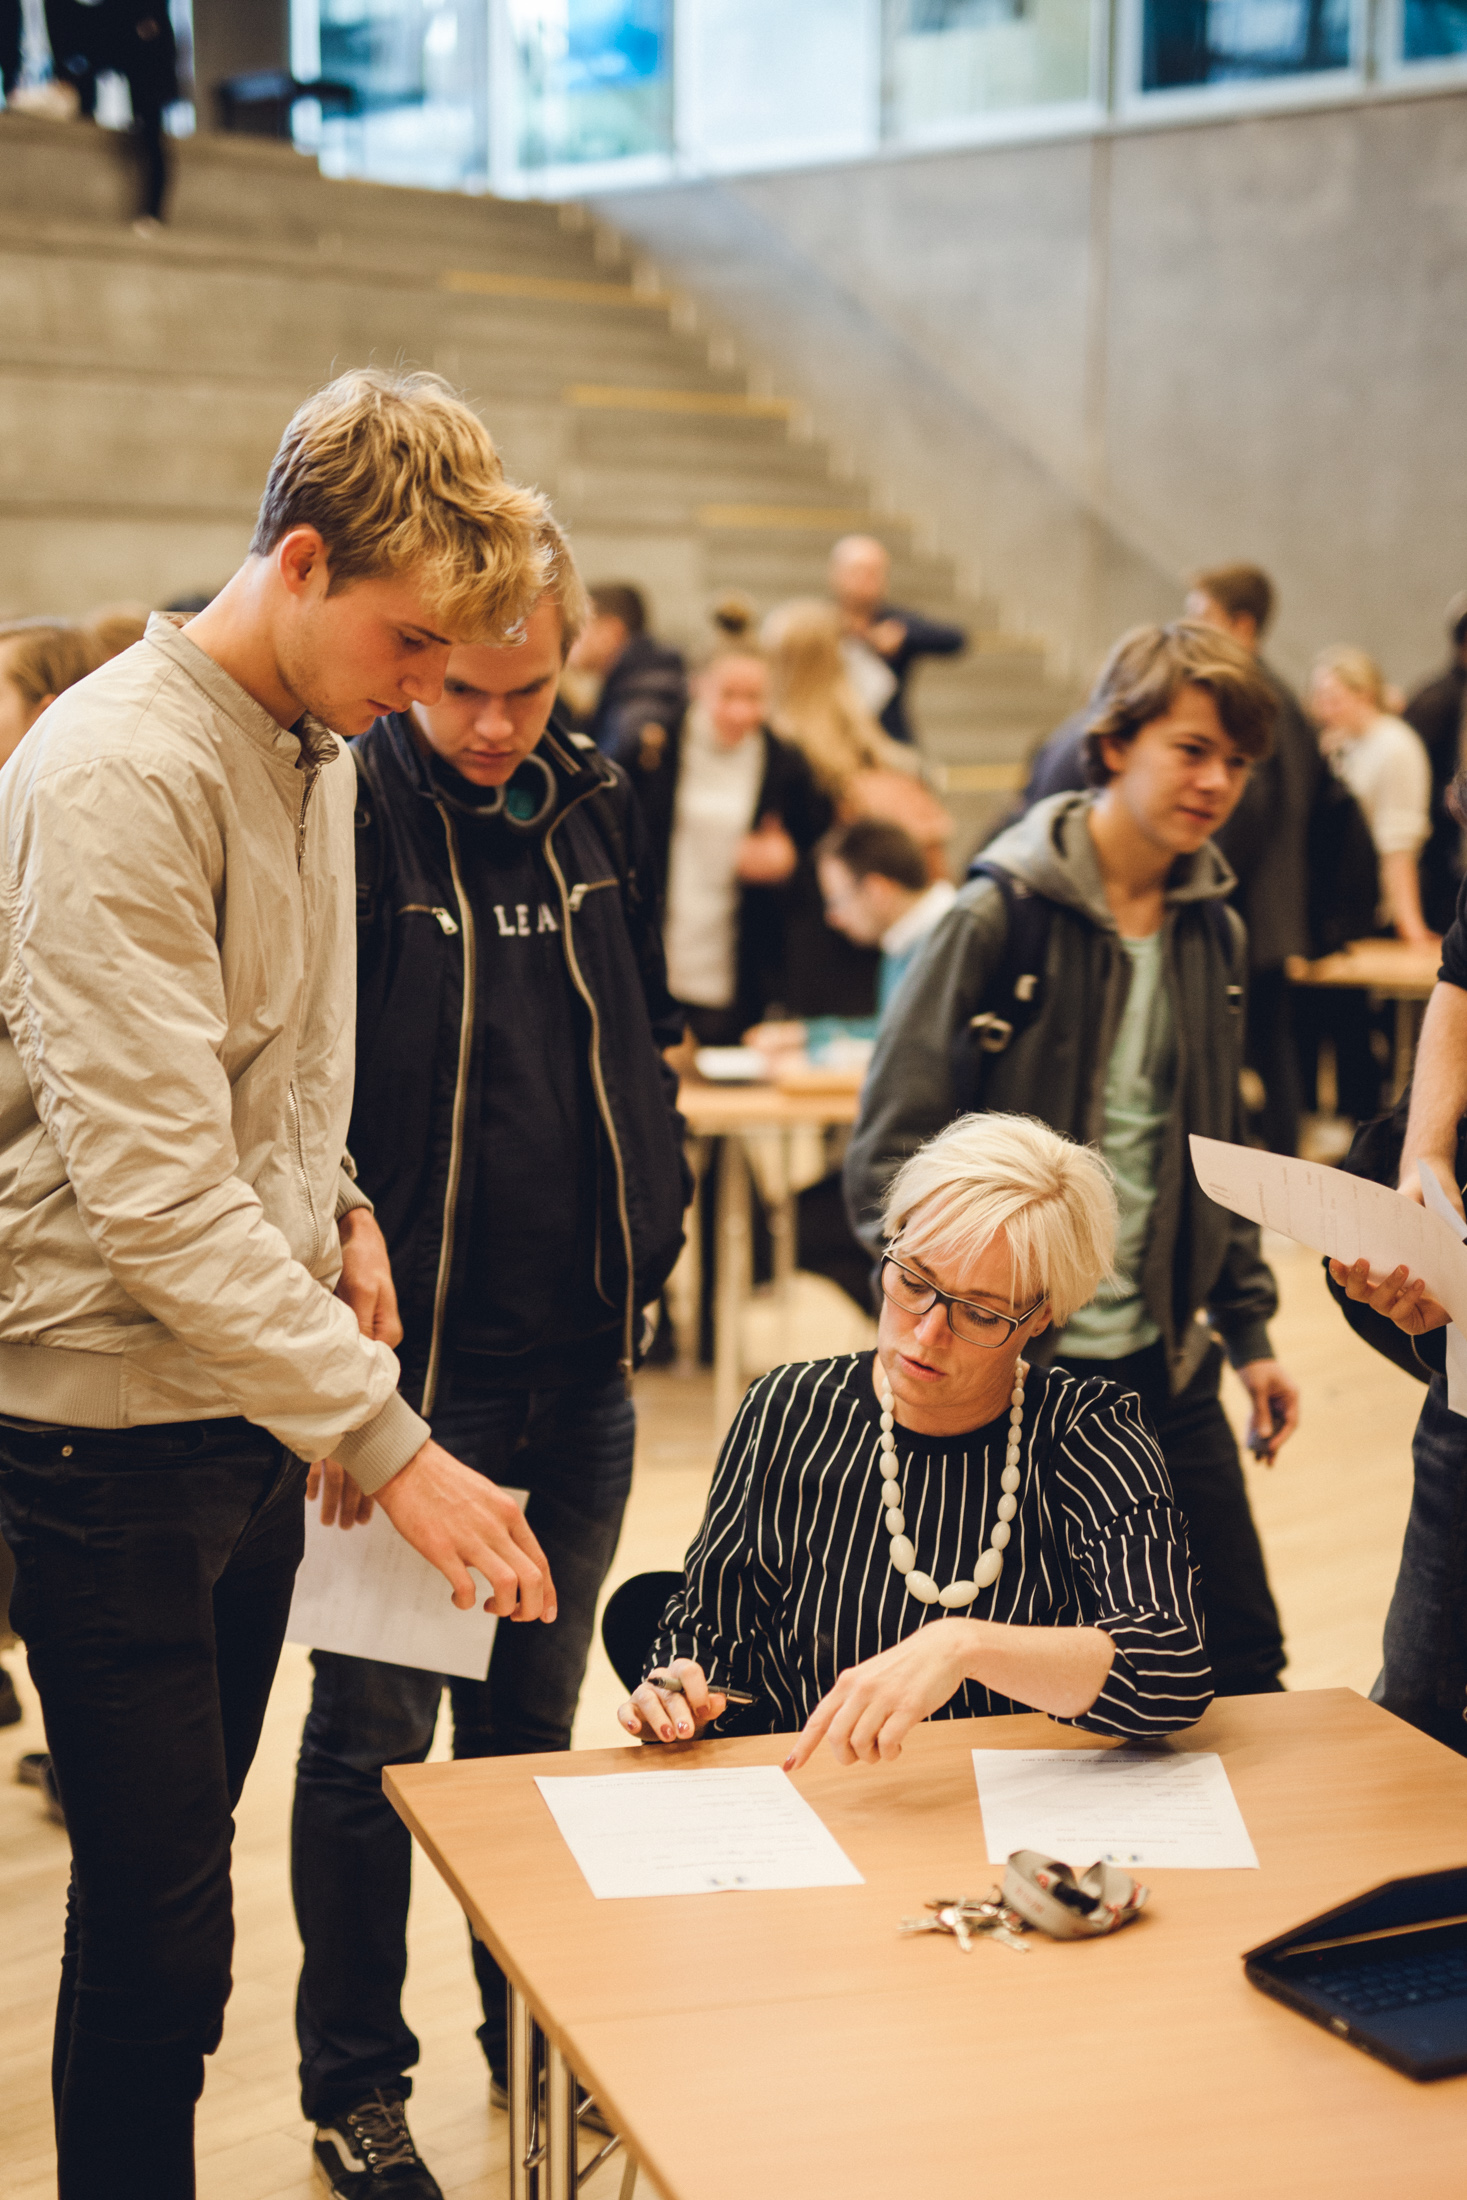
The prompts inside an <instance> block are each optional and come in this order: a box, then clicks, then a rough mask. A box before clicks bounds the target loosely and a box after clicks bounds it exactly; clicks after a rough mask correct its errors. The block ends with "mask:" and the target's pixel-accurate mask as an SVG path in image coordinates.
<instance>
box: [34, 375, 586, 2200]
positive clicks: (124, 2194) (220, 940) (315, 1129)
mask: <svg viewBox="0 0 1467 2200" xmlns="http://www.w3.org/2000/svg"><path fill="white" fill-rule="evenodd" d="M541 510H542V508H541V507H540V505H539V504H538V502H537V500H535V499H534V498H532V497H529V496H526V495H525V494H523V493H522V492H520V491H518V490H513V489H510V488H508V487H506V485H505V483H504V480H503V476H502V472H501V469H500V465H499V460H498V458H497V456H496V454H495V451H494V446H493V444H492V442H491V440H490V438H489V436H488V434H487V432H486V431H485V429H484V428H483V426H482V424H481V423H480V422H479V421H478V420H477V419H476V418H475V416H474V415H473V414H472V413H471V412H469V411H468V410H467V408H465V407H464V406H463V405H461V404H460V403H459V402H458V401H457V400H456V399H455V398H454V397H453V396H452V394H451V393H450V392H449V391H448V389H447V388H446V387H445V385H443V384H442V383H440V382H439V381H438V380H437V379H436V378H435V377H433V376H426V375H415V376H394V375H387V374H381V373H375V372H363V373H357V374H351V375H346V376H343V377H342V378H341V379H340V380H339V381H337V382H336V383H333V384H332V385H331V387H330V388H329V389H327V390H325V391H323V392H321V393H320V394H319V395H318V396H317V397H315V398H312V399H311V400H309V401H308V403H307V404H305V405H304V406H302V408H301V410H300V411H299V412H298V413H297V415H296V417H295V419H294V420H293V421H292V422H291V424H290V426H289V428H288V429H287V430H286V434H285V438H284V440H283V442H282V444H281V446H280V450H279V452H278V453H277V455H276V458H275V462H274V465H273V467H272V469H271V473H270V479H269V483H268V485H267V488H266V491H265V497H264V502H263V504H262V506H261V511H260V518H259V522H258V525H257V527H256V531H255V535H254V539H253V542H252V544H251V548H250V554H249V556H248V558H247V559H246V561H245V563H244V565H243V566H242V567H241V568H240V570H239V572H238V573H236V574H235V576H234V578H233V579H232V580H231V581H230V582H229V583H228V585H227V586H226V587H225V588H224V589H223V591H222V592H221V594H220V595H219V596H218V597H216V599H215V600H214V602H213V603H212V604H211V605H210V606H209V608H208V610H207V611H204V612H202V613H200V614H199V616H198V617H197V618H195V619H194V620H193V621H192V622H190V623H189V624H188V625H187V626H186V627H185V626H183V625H181V624H174V623H170V622H169V621H168V620H166V619H161V618H155V619H154V620H153V621H152V623H151V625H150V626H149V629H148V633H147V637H146V639H145V640H143V641H142V642H140V643H138V644H137V645H136V647H134V648H133V649H131V650H129V651H127V652H126V653H125V654H124V655H123V656H122V657H120V658H117V659H115V660H114V661H113V662H112V663H110V664H108V665H106V666H104V667H103V668H102V669H101V670H100V671H98V672H96V673H95V674H93V675H92V676H91V677H90V678H89V679H87V680H84V681H83V682H81V683H80V685H79V686H77V687H76V688H74V689H72V690H71V691H70V692H69V693H68V694H67V695H65V696H64V697H62V698H61V699H60V701H59V702H57V703H56V704H54V705H53V706H52V707H51V708H50V709H49V710H48V711H47V712H46V713H45V714H44V715H43V717H42V718H41V719H40V720H39V721H38V722H37V724H36V725H35V726H34V727H33V728H32V729H31V731H30V732H29V733H28V734H27V735H26V737H25V739H24V740H23V741H22V743H21V744H20V747H19V748H18V750H17V751H16V754H15V756H14V757H13V758H12V760H11V762H10V763H9V765H8V766H7V767H6V768H5V770H4V772H3V774H0V1417H3V1421H0V1525H3V1528H4V1532H5V1535H6V1538H7V1540H8V1541H9V1542H10V1543H11V1545H12V1546H13V1548H14V1551H15V1556H16V1562H17V1572H18V1582H17V1589H16V1594H15V1600H14V1615H15V1621H16V1625H17V1627H18V1628H19V1630H20V1632H21V1634H22V1636H23V1638H24V1640H25V1642H26V1647H27V1652H28V1656H29V1659H30V1666H31V1671H32V1674H33V1676H34V1678H35V1681H36V1684H37V1687H38V1688H39V1690H40V1695H41V1701H42V1706H43V1709H44V1711H45V1714H46V1725H47V1737H48V1741H49V1744H50V1748H51V1753H52V1759H53V1766H54V1772H55V1777H56V1782H57V1786H58V1789H59V1793H60V1798H61V1802H62V1805H63V1807H64V1809H65V1812H66V1819H67V1824H68V1828H69V1830H70V1833H71V1837H72V1848H73V1873H72V1890H71V1901H70V1905H69V1913H68V1919H67V1929H66V1942H65V1951H64V1956H63V1964H62V1981H61V1993H60V1999H59V2004H58V2011H57V2031H56V2050H55V2058H54V2066H53V2083H54V2091H55V2105H56V2125H57V2151H58V2165H59V2166H58V2186H59V2194H60V2200H100V2196H101V2195H102V2194H106V2195H107V2200H132V2196H134V2195H136V2196H137V2200H143V2196H144V2195H146V2200H189V2196H191V2195H192V2194H193V2191H194V2173H193V2115H194V2105H195V2102H196V2101H197V2098H198V2095H199V2093H200V2091H201V2089H202V2085H203V2070H204V2065H203V2057H204V2056H205V2055H206V2054H208V2053H210V2052H211V2051H212V2050H213V2048H214V2047H215V2046H217V2044H218V2040H219V2036H220V2031H221V2026H222V2020H223V2009H224V2003H225V1999H226V1997H227V1995H228V1992H229V1958H230V1948H231V1940H232V1921H231V1905H230V1888H229V1842H230V1833H231V1818H230V1813H231V1810H232V1808H233V1806H234V1804H235V1802H236V1800H237V1799H238V1796H239V1793H240V1789H241V1786H242V1784H243V1780H244V1776H245V1773H246V1770H247V1769H248V1766H249V1762H250V1759H251V1757H252V1755H253V1752H254V1749H255V1745H256V1743H257V1741H258V1737H259V1731H260V1724H261V1720H262V1718H263V1715H264V1709H265V1703H266V1698H267V1696H268V1693H269V1688H270V1682H271V1678H272V1676H273V1673H274V1670H275V1665H276V1661H277V1658H278V1655H279V1649H280V1642H281V1638H282V1635H283V1631H284V1626H285V1618H286V1613H287V1611H288V1609H289V1603H290V1594H291V1585H292V1581H293V1578H294V1574H295V1569H296V1566H297V1563H298V1561H299V1556H300V1549H301V1537H302V1504H301V1493H302V1489H303V1486H304V1482H305V1478H306V1471H307V1465H308V1463H309V1462H312V1461H315V1460H318V1459H321V1458H327V1457H330V1458H335V1459H336V1460H338V1461H340V1462H341V1464H342V1465H343V1466H344V1467H346V1468H347V1469H348V1470H349V1471H350V1473H351V1474H352V1475H353V1477H354V1478H355V1480H356V1481H357V1483H358V1484H359V1485H360V1486H361V1488H363V1489H364V1490H367V1491H370V1492H371V1493H372V1494H374V1495H375V1496H376V1498H377V1500H378V1502H379V1503H380V1504H381V1505H382V1507H383V1510H384V1511H385V1512H386V1513H387V1514H388V1515H389V1517H390V1518H391V1520H392V1521H393V1523H394V1525H395V1526H396V1527H397V1528H398V1530H399V1531H400V1532H401V1533H402V1534H403V1535H404V1536H405V1537H406V1538H407V1540H408V1541H409V1542H410V1543H412V1544H413V1545H414V1546H415V1547H416V1548H417V1549H418V1550H419V1551H421V1552H422V1553H423V1554H424V1555H425V1556H426V1557H427V1558H429V1559H430V1560H431V1561H432V1562H433V1564H434V1565H436V1566H438V1567H439V1568H440V1570H441V1571H442V1572H443V1574H444V1575H445V1577H446V1579H447V1582H448V1583H449V1584H450V1586H451V1591H452V1596H453V1601H454V1603H455V1604H457V1605H459V1606H460V1607H462V1608H465V1609H467V1608H471V1607H472V1605H473V1603H474V1600H475V1589H474V1584H473V1581H472V1578H471V1576H470V1572H469V1569H470V1568H471V1567H475V1568H477V1569H478V1570H479V1572H480V1573H481V1574H482V1575H483V1576H484V1577H485V1579H486V1580H487V1581H488V1583H489V1585H490V1588H491V1590H492V1592H493V1593H492V1600H491V1601H492V1606H493V1609H494V1610H495V1611H496V1612H498V1613H500V1614H501V1615H506V1616H509V1617H511V1618H514V1619H523V1620H535V1619H541V1620H547V1621H548V1620H552V1619H553V1618H554V1616H555V1591H554V1587H553V1584H552V1582H551V1580H550V1575H549V1569H548V1567H547V1566H546V1564H545V1561H544V1558H543V1554H542V1553H541V1551H540V1549H539V1546H538V1544H537V1543H536V1541H535V1538H534V1536H533V1535H532V1534H531V1532H530V1530H529V1528H528V1527H527V1526H526V1523H525V1520H524V1516H523V1514H522V1512H521V1511H520V1508H519V1507H518V1505H517V1504H515V1502H514V1501H513V1500H512V1499H511V1498H509V1497H508V1496H506V1495H505V1494H504V1493H503V1492H502V1491H500V1490H499V1489H497V1488H496V1487H495V1485H493V1484H492V1483H489V1482H486V1480H485V1479H484V1478H483V1477H482V1476H480V1475H478V1474H476V1473H473V1472H471V1471H470V1470H469V1469H468V1468H467V1467H465V1466H463V1465H462V1464H460V1462H458V1461H457V1460H455V1459H453V1458H451V1457H450V1456H449V1454H448V1453H447V1452H445V1451H443V1450H442V1449H441V1448H440V1447H439V1446H438V1445H436V1444H434V1442H433V1441H432V1438H431V1436H430V1435H429V1431H428V1428H427V1425H426V1423H425V1422H423V1421H422V1420H420V1419H419V1417H418V1416H417V1414H415V1413H414V1412H413V1411H412V1410H411V1408H410V1407H408V1405H407V1404H406V1403H405V1402H404V1400H403V1399H401V1398H400V1397H399V1396H398V1393H397V1362H396V1359H395V1358H394V1356H393V1353H392V1350H391V1346H392V1344H393V1343H394V1342H395V1341H396V1340H397V1338H398V1337H399V1336H400V1334H401V1332H400V1328H399V1325H398V1321H397V1311H396V1301H395V1298H394V1294H393V1289H392V1281H391V1276H390V1272H389V1269H388V1264H387V1259H386V1254H385V1250H384V1247H383V1243H382V1238H381V1233H380V1232H379V1230H378V1229H377V1226H376V1223H375V1221H374V1220H373V1218H372V1214H371V1210H370V1207H369V1206H368V1204H367V1203H366V1201H365V1200H364V1199H363V1198H362V1196H361V1194H360V1193H359V1192H358V1191H357V1190H356V1188H355V1186H354V1184H353V1182H352V1172H351V1164H350V1161H349V1159H348V1158H347V1155H346V1151H345V1146H346V1127H347V1122H348V1118H349V1116H350V1113H351V1099H352V1079H353V1052H354V1013H355V939H354V849H353V832H352V815H353V809H354V805H355V799H356V779H355V772H354V769H353V766H352V763H351V759H350V757H349V755H348V754H347V753H346V750H345V746H344V743H343V741H342V740H341V739H340V738H339V736H341V735H348V736H349V735H352V734H355V733H360V732H362V731H364V730H365V729H366V727H367V726H368V725H370V724H371V722H372V721H373V719H374V718H377V717H379V716H380V715H382V714H383V713H384V712H386V711H391V710H405V709H407V708H408V707H409V706H410V705H411V704H412V703H413V702H424V703H434V702H436V701H437V699H438V696H439V693H440V691H441V686H442V680H443V671H444V666H445V664H446V661H447V657H448V652H449V649H450V647H451V646H452V644H453V643H454V642H499V641H503V640H504V639H505V638H506V637H507V636H508V635H509V634H510V633H512V632H513V631H514V628H515V624H516V622H517V621H519V620H520V619H521V618H522V617H523V615H524V613H525V611H526V609H527V608H528V606H529V604H530V603H531V602H532V601H533V600H534V598H535V596H536V595H537V593H538V592H539V589H540V586H541V585H542V575H541V572H540V566H539V553H538V552H537V549H536V533H535V531H536V527H537V523H538V521H539V518H540V516H541ZM447 1593H449V1592H448V1591H447V1590H445V1594H447Z"/></svg>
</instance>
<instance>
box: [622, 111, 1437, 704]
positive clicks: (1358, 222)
mask: <svg viewBox="0 0 1467 2200" xmlns="http://www.w3.org/2000/svg"><path fill="white" fill-rule="evenodd" d="M595 205H596V210H597V211H598V212H599V213H600V214H602V215H603V216H604V217H605V218H606V219H607V220H609V221H611V222H614V223H615V224H616V225H617V227H618V228H619V229H620V230H621V231H622V232H623V233H624V234H625V235H627V236H628V237H630V238H632V239H634V240H635V241H636V242H637V244H638V245H639V246H640V247H641V248H642V250H644V251H645V252H646V253H647V255H648V256H649V257H650V258H651V259H652V260H654V261H655V262H656V263H657V264H658V266H659V267H661V268H662V269H664V270H665V271H666V272H667V274H668V275H669V276H670V277H671V278H672V279H674V280H676V281H678V282H680V283H682V284H684V285H685V286H686V287H687V288H688V289H689V290H690V291H691V292H692V293H693V294H694V295H695V297H698V298H700V299H701V300H702V301H704V303H705V304H706V306H707V307H708V308H709V310H710V312H711V313H712V314H713V315H714V316H715V317H716V318H717V319H719V320H720V321H722V322H723V323H725V324H727V325H728V326H729V327H730V328H732V329H733V330H735V331H736V332H737V333H738V336H739V340H740V342H741V344H742V345H743V346H744V347H745V348H746V349H747V350H748V351H749V352H751V353H752V354H753V355H754V356H755V357H756V358H757V359H759V360H761V361H762V362H763V363H764V364H765V366H766V367H767V369H768V371H769V372H770V374H771V375H772V377H773V378H774V380H775V382H776V383H777V384H778V386H779V387H781V388H782V389H785V390H787V391H792V392H797V393H803V395H804V396H805V398H806V399H807V401H808V402H809V404H810V406H811V408H812V411H813V414H814V418H815V421H816V425H817V426H818V427H819V428H820V429H821V430H822V431H824V432H827V433H829V434H830V435H831V436H832V437H833V438H834V440H835V441H836V442H837V444H838V445H840V446H843V447H844V448H845V450H846V451H847V452H848V453H849V454H850V456H851V458H852V460H853V461H854V462H856V463H857V464H859V466H860V469H861V471H862V472H863V473H864V474H865V475H866V476H867V477H868V478H870V479H872V480H874V482H875V483H876V485H877V489H878V493H885V494H887V495H889V496H890V498H891V500H892V502H893V503H894V504H896V505H898V506H899V507H900V508H902V509H903V510H905V511H907V512H909V513H913V512H917V513H921V514H925V515H926V519H927V521H928V523H929V524H930V527H931V530H932V538H933V542H934V546H936V547H940V548H941V549H943V550H945V551H947V552H949V553H950V554H952V555H953V556H954V557H956V559H957V560H958V563H959V568H960V570H961V571H962V572H963V575H964V578H965V580H966V582H967V585H968V586H969V587H971V588H975V589H976V588H978V587H983V588H985V589H986V590H988V591H990V592H992V593H993V594H994V595H996V596H997V597H998V599H999V601H1000V603H1001V605H1002V607H1003V609H1004V612H1005V615H1006V620H1007V623H1009V624H1010V625H1015V624H1018V625H1023V624H1028V625H1030V626H1034V627H1037V628H1038V630H1039V631H1041V632H1043V633H1044V634H1045V635H1046V636H1047V637H1048V639H1049V640H1050V641H1051V643H1052V644H1053V645H1054V646H1055V647H1056V649H1057V650H1058V652H1059V654H1060V656H1061V658H1068V660H1069V661H1070V662H1071V663H1074V664H1077V665H1081V666H1083V665H1084V664H1085V663H1086V662H1087V661H1089V660H1092V659H1093V658H1094V656H1095V655H1096V654H1098V652H1099V651H1100V650H1101V649H1102V648H1103V647H1104V646H1105V644H1106V642H1107V641H1108V640H1109V639H1110V638H1111V637H1112V636H1113V635H1114V633H1115V632H1116V630H1117V629H1118V628H1119V627H1120V626H1121V625H1123V624H1124V623H1126V622H1127V621H1128V620H1131V619H1133V618H1138V617H1146V616H1152V615H1155V614H1157V613H1164V612H1168V611H1171V610H1173V609H1174V608H1175V606H1176V601H1177V593H1178V590H1179V587H1180V585H1181V582H1182V579H1183V576H1184V575H1185V574H1186V573H1187V571H1188V570H1189V568H1191V567H1193V566H1195V565H1197V564H1201V563H1210V562H1216V561H1220V560H1223V559H1230V558H1251V559H1255V560H1257V561H1258V562H1260V563H1261V564H1263V565H1265V566H1266V567H1268V568H1269V570H1270V571H1271V572H1272V573H1273V574H1274V576H1275V578H1276V580H1277V581H1278V584H1279V587H1280V592H1281V596H1282V600H1283V609H1282V617H1281V621H1280V625H1279V628H1278V632H1277V635H1276V639H1275V644H1274V651H1275V655H1276V656H1277V658H1278V659H1279V661H1280V662H1281V663H1282V664H1283V665H1284V666H1285V668H1286V669H1288V670H1290V671H1292V672H1294V673H1295V674H1297V673H1299V672H1300V671H1301V670H1302V669H1303V667H1304V666H1305V665H1306V664H1307V662H1308V659H1309V657H1310V655H1311V654H1312V652H1313V651H1314V650H1315V649H1316V648H1318V647H1320V646H1321V645H1323V644H1324V643H1326V642H1330V641H1334V640H1340V639H1350V640H1353V641H1358V642H1361V643H1363V644H1364V645H1365V646H1366V647H1368V648H1370V649H1372V650H1374V651H1375V652H1377V653H1378V654H1379V655H1380V656H1381V657H1382V658H1383V659H1384V661H1385V663H1386V666H1387V669H1388V671H1389V672H1390V674H1391V675H1392V676H1393V677H1395V678H1398V679H1401V680H1405V681H1409V680H1410V679H1412V678H1414V677H1415V676H1416V675H1417V674H1418V673H1419V672H1421V671H1422V669H1423V668H1425V667H1427V666H1429V665H1430V664H1431V663H1432V662H1433V660H1434V659H1435V658H1436V657H1437V656H1439V655H1440V654H1441V651H1442V646H1443V645H1442V642H1441V611H1442V607H1443V606H1444V604H1445V602H1446V600H1447V597H1448V596H1449V595H1450V594H1451V593H1452V591H1453V590H1455V589H1457V588H1459V587H1461V586H1463V585H1464V584H1467V400H1464V387H1467V281H1464V275H1467V266H1464V246H1467V93H1462V94H1455V93H1454V94H1451V95H1446V96H1435V97H1428V98H1414V99H1408V100H1385V99H1381V100H1372V101H1370V102H1366V103H1359V104H1355V105H1352V106H1348V107H1340V108H1336V109H1328V110H1320V111H1315V112H1311V113H1306V114H1293V115H1275V116H1259V117H1256V118H1252V119H1248V120H1234V121H1219V122H1214V123H1209V124H1195V125H1192V126H1189V127H1186V128H1168V129H1154V130H1153V129H1148V130H1144V131H1132V132H1123V131H1122V132H1116V133H1114V134H1110V135H1103V136H1099V137H1096V138H1093V139H1084V138H1081V139H1072V140H1069V141H1066V142H1059V143H1050V144H1031V145H1023V146H1007V147H993V148H986V149H974V150H968V151H961V152H953V153H944V154H935V155H924V156H913V157H910V158H902V159H891V160H882V161H878V162H872V163H868V164H865V165H860V166H852V167H849V168H834V169H821V170H803V171H799V172H795V173H787V174H782V175H770V176H758V177H752V178H741V179H736V180H733V181H725V182H719V183H705V184H696V185H686V186H680V187H676V188H669V189H664V190H656V191H645V192H623V193H618V194H614V195H609V196H606V197H603V198H600V199H598V200H597V201H596V202H595Z"/></svg>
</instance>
